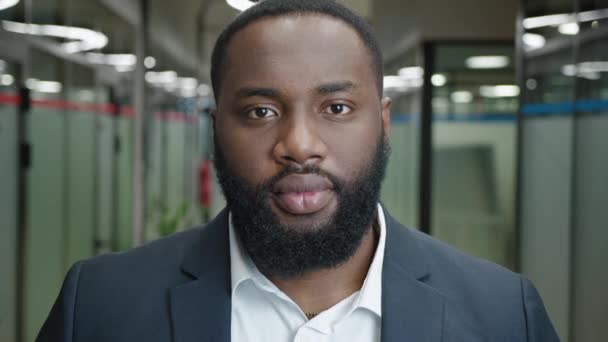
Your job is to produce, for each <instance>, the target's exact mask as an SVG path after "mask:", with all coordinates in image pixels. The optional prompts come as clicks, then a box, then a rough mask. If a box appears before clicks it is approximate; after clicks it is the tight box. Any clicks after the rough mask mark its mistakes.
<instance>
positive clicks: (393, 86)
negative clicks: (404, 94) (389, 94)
mask: <svg viewBox="0 0 608 342" xmlns="http://www.w3.org/2000/svg"><path fill="white" fill-rule="evenodd" d="M406 89H407V82H406V81H405V80H404V79H403V78H401V77H400V76H394V75H391V76H384V90H388V91H391V90H393V91H405V90H406Z"/></svg>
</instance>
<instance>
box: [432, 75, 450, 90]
mask: <svg viewBox="0 0 608 342" xmlns="http://www.w3.org/2000/svg"><path fill="white" fill-rule="evenodd" d="M447 82H448V78H447V77H446V76H445V75H444V74H435V75H433V76H431V83H432V84H433V85H434V86H435V87H443V86H444V85H445V84H446V83H447Z"/></svg>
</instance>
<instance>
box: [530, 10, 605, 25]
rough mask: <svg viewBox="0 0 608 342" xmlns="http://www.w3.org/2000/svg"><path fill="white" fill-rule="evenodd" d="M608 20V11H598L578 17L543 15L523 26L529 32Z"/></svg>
mask: <svg viewBox="0 0 608 342" xmlns="http://www.w3.org/2000/svg"><path fill="white" fill-rule="evenodd" d="M606 18H608V9H606V8H604V9H598V10H592V11H585V12H580V13H578V15H574V14H567V13H561V14H551V15H543V16H540V17H530V18H526V19H524V20H523V26H524V28H525V29H527V30H531V29H535V28H540V27H547V26H560V25H563V24H568V23H570V24H574V23H576V22H577V21H578V22H581V23H584V22H588V21H595V20H600V19H606Z"/></svg>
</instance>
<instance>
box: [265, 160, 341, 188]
mask: <svg viewBox="0 0 608 342" xmlns="http://www.w3.org/2000/svg"><path fill="white" fill-rule="evenodd" d="M305 174H314V175H318V176H321V177H325V178H327V179H329V181H330V182H331V183H332V185H333V187H334V188H333V190H334V191H336V192H337V193H340V192H341V190H342V189H343V188H344V182H343V181H342V180H341V179H340V178H338V177H336V176H335V175H333V174H331V173H330V172H327V171H325V170H323V169H322V168H321V167H319V166H318V165H316V164H305V165H288V166H286V167H285V168H284V169H282V170H281V171H279V173H277V174H276V175H274V176H272V177H270V178H268V179H266V180H265V181H264V182H262V184H261V185H260V186H259V187H258V190H259V191H262V192H265V193H269V192H270V191H271V189H273V188H274V186H275V184H276V183H278V182H279V181H280V180H281V179H283V178H285V177H287V176H290V175H305Z"/></svg>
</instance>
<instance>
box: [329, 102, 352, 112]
mask: <svg viewBox="0 0 608 342" xmlns="http://www.w3.org/2000/svg"><path fill="white" fill-rule="evenodd" d="M351 110H352V108H350V107H349V106H347V105H345V104H343V103H334V104H331V105H329V106H327V107H325V112H326V113H329V114H334V115H341V114H348V113H350V112H351Z"/></svg>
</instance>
